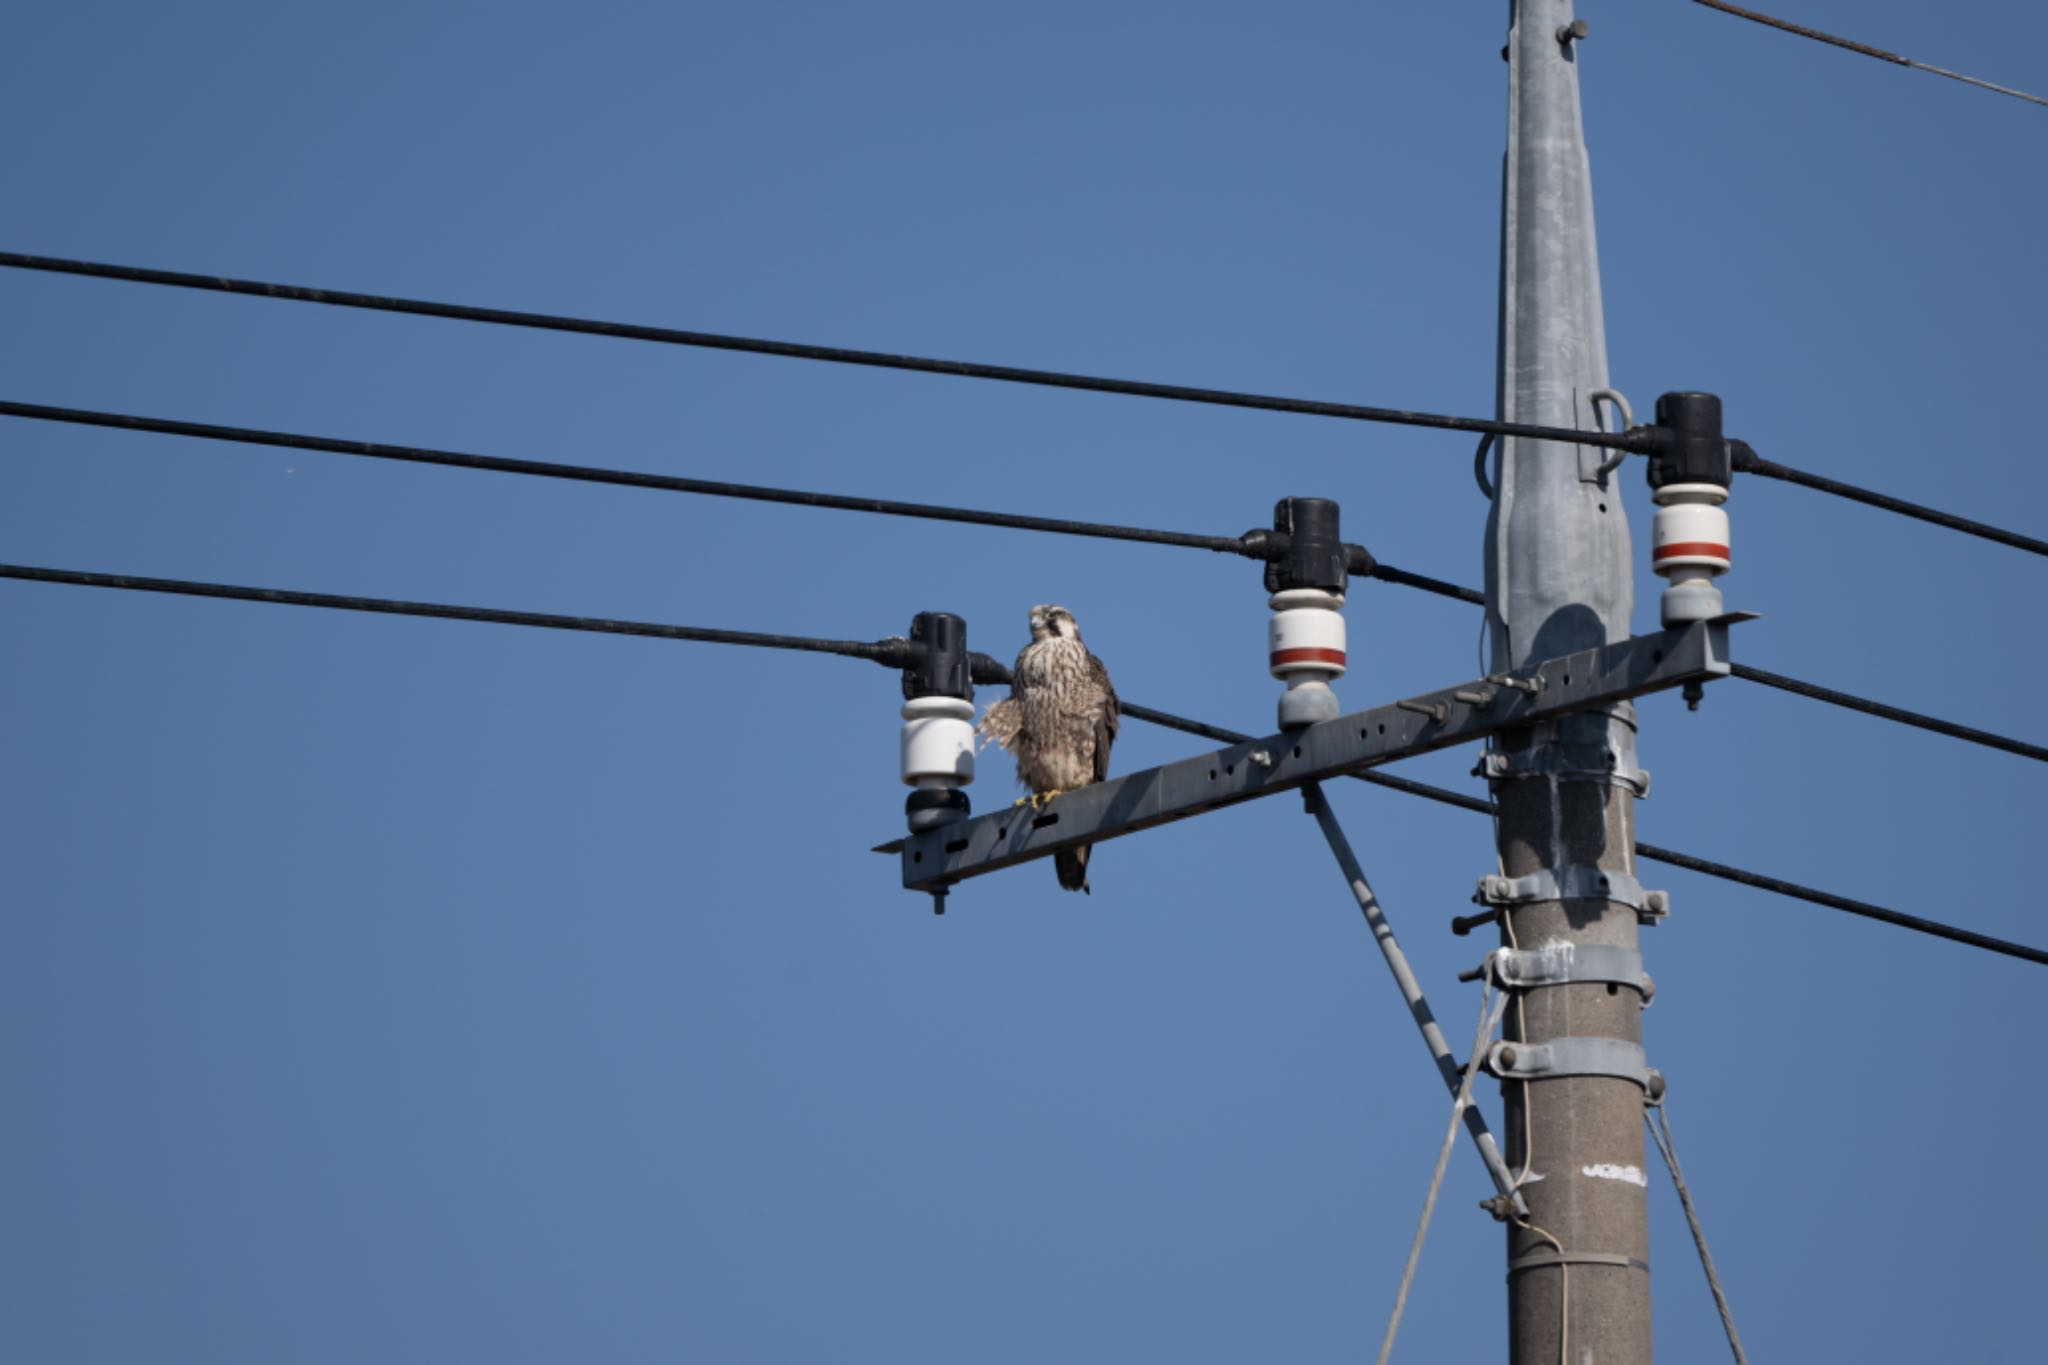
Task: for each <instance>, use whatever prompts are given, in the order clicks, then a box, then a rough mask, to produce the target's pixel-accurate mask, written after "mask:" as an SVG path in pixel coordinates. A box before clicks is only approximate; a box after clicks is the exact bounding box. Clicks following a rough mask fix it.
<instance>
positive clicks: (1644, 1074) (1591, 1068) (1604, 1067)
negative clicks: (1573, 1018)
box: [1486, 1038, 1664, 1095]
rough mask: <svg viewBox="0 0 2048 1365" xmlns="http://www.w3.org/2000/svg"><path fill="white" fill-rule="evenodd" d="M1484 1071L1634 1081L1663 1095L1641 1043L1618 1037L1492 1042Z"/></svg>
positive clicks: (1530, 1077)
mask: <svg viewBox="0 0 2048 1365" xmlns="http://www.w3.org/2000/svg"><path fill="white" fill-rule="evenodd" d="M1486 1070H1487V1072H1488V1073H1489V1074H1491V1075H1494V1076H1498V1077H1499V1078H1500V1079H1502V1080H1504V1081H1505V1080H1517V1081H1553V1080H1557V1079H1558V1078H1559V1077H1563V1076H1614V1077H1618V1078H1620V1079H1621V1080H1624V1081H1634V1082H1635V1083H1636V1084H1637V1085H1639V1086H1641V1087H1642V1088H1643V1093H1644V1094H1646V1095H1647V1094H1649V1093H1650V1091H1651V1090H1652V1088H1653V1083H1652V1077H1656V1082H1655V1085H1654V1088H1655V1089H1656V1091H1657V1092H1658V1093H1659V1094H1661V1093H1662V1092H1663V1089H1664V1087H1663V1084H1662V1081H1663V1078H1662V1077H1659V1076H1657V1073H1656V1072H1654V1071H1652V1070H1651V1069H1650V1067H1649V1066H1648V1064H1647V1063H1646V1062H1645V1061H1644V1059H1643V1045H1642V1044H1641V1043H1630V1042H1624V1041H1623V1040H1621V1039H1619V1038H1553V1039H1551V1040H1550V1041H1549V1042H1547V1043H1511V1042H1500V1043H1495V1044H1494V1045H1493V1046H1492V1047H1491V1048H1489V1049H1487V1053H1486Z"/></svg>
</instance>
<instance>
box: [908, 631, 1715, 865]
mask: <svg viewBox="0 0 2048 1365" xmlns="http://www.w3.org/2000/svg"><path fill="white" fill-rule="evenodd" d="M1741 619H1744V614H1742V613H1736V614H1733V615H1729V616H1722V617H1717V618H1715V619H1714V620H1711V621H1701V622H1696V623H1693V624H1691V625H1688V626H1685V627H1683V628H1681V629H1677V630H1667V631H1664V632H1662V633H1660V634H1657V635H1642V636H1636V637H1634V638H1632V639H1628V640H1624V641H1622V642H1620V643H1619V644H1612V645H1607V646H1604V647H1602V648H1600V649H1588V650H1582V651H1580V652H1578V653H1576V654H1567V655H1565V656H1563V657H1561V658H1556V659H1549V660H1546V661H1545V662H1543V663H1541V664H1539V665H1537V666H1536V667H1534V668H1533V669H1530V670H1528V671H1526V672H1524V673H1520V674H1517V675H1515V676H1513V677H1505V676H1498V675H1497V676H1495V677H1492V678H1484V679H1480V680H1478V681H1476V682H1468V683H1462V684H1460V685H1458V686H1456V687H1452V688H1447V689H1445V690H1443V691H1441V692H1431V693H1427V694H1425V695H1423V696H1420V697H1410V698H1406V699H1404V700H1402V701H1398V702H1395V703H1394V704H1393V705H1391V706H1380V707H1375V708H1373V709H1372V710H1370V711H1359V712H1355V713H1353V714H1351V715H1347V716H1339V717H1337V718H1336V719H1335V720H1327V721H1324V722H1322V723H1321V724H1319V725H1311V726H1308V727H1307V728H1305V729H1301V730H1293V731H1288V732H1285V733H1283V734H1277V735H1271V736H1268V737H1267V738H1265V739H1257V740H1247V741H1245V742H1244V743H1241V744H1233V745H1231V746H1230V747H1228V748H1225V749H1218V750H1216V751H1215V752H1213V753H1209V754H1204V755H1201V756H1199V757H1196V758H1187V759H1182V760H1180V761H1179V762H1176V763H1168V764H1166V765H1165V766H1163V767H1158V768H1148V769H1146V770H1145V771H1144V772H1138V773H1132V774H1130V775H1129V776H1127V777H1119V778H1113V779H1111V780H1109V781H1107V782H1100V783H1097V784H1095V785H1094V786H1090V787H1083V788H1081V789H1080V790H1078V791H1073V792H1068V793H1066V794H1064V795H1061V796H1057V797H1055V798H1053V799H1052V800H1051V801H1050V802H1048V803H1047V804H1045V805H1044V806H1043V807H1041V808H1039V809H1037V810H1033V809H1032V808H1031V807H1030V806H1028V805H1023V806H1017V807H1013V808H1010V809H1007V810H1000V811H996V812H994V813H992V814H989V815H983V816H979V817H976V818H973V819H969V820H963V821H959V822H957V823H954V824H951V825H947V826H944V827H943V828H940V829H935V830H930V831H927V832H925V833H922V834H914V835H911V836H909V837H908V838H906V839H904V840H902V841H901V842H900V843H891V844H887V845H884V846H883V850H884V851H890V852H900V854H901V856H902V859H903V884H904V886H906V887H908V888H910V889H912V890H917V891H932V890H936V889H938V888H941V887H944V886H948V885H951V884H952V883H954V882H958V881H964V880H966V879H967V878H969V877H978V876H980V875H982V874H983V873H986V872H994V871H997V870H999V869H1001V868H1005V867H1009V866H1011V865H1013V864H1016V863H1022V862H1028V861H1030V860H1031V859H1034V858H1043V857H1046V856H1047V855H1049V854H1052V853H1056V852H1058V851H1059V850H1061V849H1065V848H1074V847H1077V846H1079V845H1081V844H1099V843H1101V842H1103V841H1104V840H1106V839H1115V838H1119V837H1121V836H1123V835H1126V834H1134V833H1136V832H1137V831H1139V830H1141V829H1150V828H1151V827H1152V826H1154V825H1163V824H1166V823H1168V822H1169V821H1173V820H1185V819H1186V818H1188V817H1189V816H1191V815H1200V814H1202V813H1204V812H1206V811H1212V810H1218V809H1221V808H1222V807H1224V806H1234V805H1236V804H1238V803H1239V802H1241V801H1251V800H1255V799H1257V798H1258V797H1261V796H1271V795H1273V794H1274V793H1276V792H1284V791H1294V790H1296V789H1297V788H1300V787H1303V786H1306V785H1307V784H1309V783H1311V782H1320V781H1323V780H1325V779H1328V778H1332V777H1340V776H1343V775H1344V774H1346V773H1350V772H1355V771H1357V770H1359V769H1362V768H1371V767H1376V766H1378V765H1380V764H1383V763H1391V762H1394V761H1395V760H1397V759H1403V758H1409V757H1413V756H1414V755H1416V754H1426V753H1431V752H1433V751H1435V750H1438V749H1447V748H1450V747H1451V746H1453V745H1457V744H1465V743H1469V742H1471V741H1473V740H1478V739H1486V738H1488V737H1490V736H1492V735H1497V734H1500V733H1502V732H1504V731H1508V730H1518V729H1522V728H1525V727H1527V726H1530V725H1533V724H1535V723H1536V722H1538V721H1544V720H1553V719H1555V718H1557V717H1559V716H1565V715H1570V714H1573V713H1574V712H1579V711H1591V710H1597V709H1598V708H1600V707H1603V706H1611V705H1613V704H1614V703H1616V702H1621V701H1627V700H1628V699H1630V698H1632V697H1640V696H1643V695H1645V694H1647V693H1651V692H1662V691H1665V690H1667V689H1670V688H1673V687H1683V686H1686V685H1687V684H1691V683H1704V682H1708V681H1710V680H1712V679H1714V678H1721V677H1726V676H1727V675H1728V670H1729V659H1728V627H1729V626H1730V625H1731V624H1733V623H1734V622H1735V621H1738V620H1741Z"/></svg>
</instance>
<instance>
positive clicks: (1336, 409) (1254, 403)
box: [0, 251, 1651, 453]
mask: <svg viewBox="0 0 2048 1365" xmlns="http://www.w3.org/2000/svg"><path fill="white" fill-rule="evenodd" d="M0 266H11V267H13V268H15V269H18V270H41V271H46V272H51V273H55V274H63V275H86V276H91V277H93V278H95V279H107V280H125V281H128V282H131V283H136V284H162V285H169V286H171V287H173V288H178V289H203V290H209V291H212V292H214V293H220V294H248V295H253V296H256V297H259V298H271V299H289V300H292V301H294V302H298V303H325V304H331V305H334V306H336V307H340V308H366V309H371V310H374V311H377V312H384V313H410V314H414V315H416V316H419V317H432V318H449V319H453V320H455V321H458V322H484V323H492V324H495V325H498V326H504V327H532V328H538V329H540V330H542V331H549V332H577V333H582V334H584V335H586V336H603V337H615V338H620V339H623V340H627V341H653V342H661V343H664V344H667V345H671V346H694V347H699V348H702V349H708V350H716V351H743V352H746V353H748V354H752V355H775V356H784V357H788V358H791V359H796V360H822V361H827V362H830V363H832V364H838V365H866V366H870V367H872V368H876V369H884V370H911V371H915V372H917V373H919V374H945V375H954V376H958V377H960V378H966V379H994V380H1000V381H1002V382H1005V383H1011V384H1036V385H1039V386H1041V387H1044V388H1053V389H1080V390H1083V391H1086V392H1090V393H1115V394H1124V395H1127V396H1130V397H1136V398H1164V399H1168V400H1170V401H1173V402H1179V403H1207V404H1211V405H1213V406H1217V407H1228V408H1256V409H1259V410H1261V411H1264V412H1291V413H1298V414H1301V415H1303V416H1308V417H1340V418H1345V419H1348V420H1350V421H1356V422H1384V423H1391V424H1393V425H1395V426H1408V427H1430V428H1433V429H1435V430H1439V431H1468V432H1475V433H1478V432H1491V433H1492V434H1494V435H1496V436H1521V437H1526V438H1528V439H1530V440H1538V441H1562V442H1566V443H1568V444H1576V445H1585V446H1599V447H1603V448H1606V449H1610V450H1629V451H1636V452H1639V453H1644V452H1647V451H1649V450H1650V449H1651V445H1650V442H1649V438H1647V437H1645V436H1642V435H1639V434H1631V433H1628V432H1604V431H1579V430H1575V429H1572V428H1569V427H1546V426H1536V425H1532V424H1530V423H1527V422H1500V421H1494V420H1492V419H1489V418H1482V417H1450V416H1445V415H1443V414H1441V413H1432V412H1414V411H1410V410H1408V409H1405V408H1381V407H1369V406H1367V405H1365V404H1362V403H1328V402H1321V401H1318V400H1315V399H1308V398H1282V397H1277V396H1275V395H1272V394H1262V393H1240V392H1237V391H1234V390H1230V389H1209V388H1197V387H1193V386H1190V385H1185V384H1153V383H1148V382H1145V381H1143V380H1134V379H1106V378H1103V377H1101V376H1098V375H1086V374H1069V373H1065V372H1063V371H1059V370H1034V369H1026V368H1023V367H1020V366H1016V365H984V364H979V363H976V362H973V361H965V360H934V359H931V358H928V357H925V356H913V355H893V354H890V353H889V352H886V351H861V350H854V349H851V348H849V347H845V346H818V345H812V344H810V343H806V342H795V341H767V340H763V339H761V338H759V337H742V336H730V335H727V334H724V333H719V332H697V331H689V330H686V329H683V328H678V327H650V326H646V325H644V324H641V323H631V322H602V321H598V320H596V319H592V318H576V317H564V316H561V315H559V314H554V313H528V312H521V311H518V310H515V309H508V308H482V307H476V306H472V305H469V304H456V303H432V302H429V301H427V300H424V299H407V298H397V297H394V296H391V295H387V294H359V293H353V292H350V291H346V290H339V289H312V288H308V287H306V286H304V285H296V284H275V283H270V282H267V281H263V280H240V279H233V278H230V277H228V276H224V275H195V274H189V273H187V272H185V271H179V270H153V269H149V268H146V267H142V266H131V265H110V264H107V263H104V262H99V261H78V260H70V259H66V258H64V257H58V256H34V255H29V254H27V253H25V252H19V251H0Z"/></svg>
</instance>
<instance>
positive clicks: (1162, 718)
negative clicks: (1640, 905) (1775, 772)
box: [974, 667, 2048, 966]
mask: <svg viewBox="0 0 2048 1365" xmlns="http://www.w3.org/2000/svg"><path fill="white" fill-rule="evenodd" d="M974 680H975V681H976V682H983V681H988V682H1002V681H1007V680H1008V670H1007V669H1006V670H1004V676H1003V677H1002V678H996V677H990V678H987V679H984V678H983V676H982V674H981V670H980V669H979V667H977V669H976V672H975V677H974ZM1121 709H1122V711H1123V713H1124V714H1125V715H1127V716H1135V717H1136V718H1137V719H1139V720H1144V721H1150V722H1151V723H1152V724H1154V725H1160V726H1164V727H1166V728H1167V729H1169V730H1179V731H1182V732H1183V733H1185V734H1191V735H1200V736H1202V737H1203V738H1205V739H1213V740H1216V741H1217V742H1219V743H1222V744H1239V743H1242V742H1244V741H1245V740H1248V739H1251V738H1253V736H1251V735H1247V734H1244V733H1243V732H1241V731H1237V730H1230V729H1225V728H1224V727H1223V726H1220V725H1206V724H1204V723H1202V722H1201V721H1195V720H1188V719H1186V718H1185V717H1182V716H1176V715H1173V714H1172V713H1171V712H1167V711H1157V710H1154V709H1153V708H1151V707H1149V706H1134V705H1131V704H1130V703H1125V704H1124V705H1123V706H1122V708H1121ZM1351 776H1353V777H1355V778H1357V779H1358V780H1359V781H1361V782H1370V783H1372V784H1373V785H1374V786H1376V787H1385V788H1387V789H1388V790H1390V791H1397V792H1403V793H1405V794H1407V795H1409V796H1419V797H1422V798H1423V799H1424V800H1427V801H1435V802H1438V803H1439V804H1441V805H1446V806H1456V807H1457V808H1458V809H1459V810H1468V811H1473V812H1475V813H1477V814H1480V815H1486V816H1491V815H1493V814H1495V810H1494V805H1493V803H1492V802H1491V801H1486V800H1482V799H1481V798H1479V797H1476V796H1467V795H1465V794H1464V793H1462V792H1454V791H1450V790H1447V789H1446V788H1443V787H1434V786H1431V785H1430V784H1429V783H1427V782H1417V781H1415V780H1414V779H1413V778H1407V777H1398V776H1396V775H1394V774H1393V773H1383V772H1361V773H1353V774H1351ZM1636 854H1637V856H1638V857H1643V858H1649V859H1651V860H1653V861H1655V862H1660V863H1669V864H1670V865H1671V866H1673V867H1682V868H1684V869H1686V870H1687V871H1688V872H1698V873H1702V874H1704V875H1705V876H1709V877H1719V878H1721V879H1722V880H1724V881H1731V882H1736V883H1738V884H1740V885H1743V886H1749V887H1755V888H1756V889H1758V890H1760V891H1772V892H1775V893H1777V894H1778V895H1780V896H1786V897H1789V898H1791V899H1793V900H1802V901H1807V902H1809V903H1811V904H1813V905H1822V906H1826V907H1827V908H1829V909H1831V910H1842V911H1846V912H1847V913H1849V914H1852V915H1861V916H1863V917H1864V918H1866V919H1874V920H1881V921H1883V922H1884V923H1886V924H1893V925H1897V926H1898V927H1900V928H1902V929H1911V930H1914V931H1915V932H1917V933H1922V934H1931V935H1933V936H1934V937H1936V938H1945V939H1948V940H1950V941H1951V942H1955V943H1965V944H1968V945H1969V946H1971V947H1973V948H1983V949H1985V950H1987V951H1989V952H1994V953H2003V954H2005V955H2006V956H2008V957H2017V958H2021V959H2024V960H2025V961H2028V962H2038V963H2041V964H2043V965H2044V966H2048V952H2044V951H2043V950H2041V949H2039V948H2029V947H2027V946H2026V945H2025V944H2023V943H2013V942H2011V941H2009V940H2007V939H2002V938H1993V937H1992V936H1991V935H1989V934H1979V933H1976V932H1974V931H1972V930H1969V929H1958V928H1956V927H1955V926H1954V925H1949V924H1942V923H1940V922H1939V921H1936V920H1931V919H1923V918H1921V917H1920V916H1918V915H1908V914H1905V913H1903V912H1901V911H1898V910H1887V909H1885V908H1884V907H1883V906H1880V905H1872V904H1870V903H1869V902H1868V901H1859V900H1852V899H1851V898H1849V897H1847V896H1838V895H1836V894H1834V893H1833V892H1831V891H1821V890H1818V889H1816V888H1814V887H1811V886H1801V885H1800V884H1799V883H1797V882H1789V881H1786V880H1784V879H1783V878H1782V877H1769V876H1765V875H1764V874H1763V873H1761V872H1749V871H1745V870H1744V869H1742V868H1739V867H1733V866H1730V865H1729V864H1727V863H1717V862H1714V861H1712V860H1711V859H1707V858H1696V857H1694V856H1693V855H1692V854H1690V853H1679V852H1677V851H1675V850H1673V849H1668V848H1660V847H1658V846H1657V845H1655V844H1646V843H1643V842H1642V841H1640V840H1638V841H1637V843H1636Z"/></svg>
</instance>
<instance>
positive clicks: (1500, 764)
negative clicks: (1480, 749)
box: [1472, 744, 1650, 800]
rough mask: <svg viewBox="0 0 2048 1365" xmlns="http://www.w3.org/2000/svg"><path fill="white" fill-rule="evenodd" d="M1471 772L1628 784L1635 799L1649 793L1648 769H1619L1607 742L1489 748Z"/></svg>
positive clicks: (1494, 778)
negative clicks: (1511, 748)
mask: <svg viewBox="0 0 2048 1365" xmlns="http://www.w3.org/2000/svg"><path fill="white" fill-rule="evenodd" d="M1472 775H1473V776H1474V777H1483V778H1485V779H1486V780H1487V781H1489V782H1512V781H1516V780H1518V779H1520V778H1525V777H1555V778H1557V779H1558V780H1560V781H1563V782H1613V783H1616V784H1618V785H1620V786H1624V787H1627V788H1629V789H1630V790H1631V791H1633V792H1634V793H1635V794H1636V799H1637V800H1647V799H1648V798H1649V795H1650V770H1649V769H1648V768H1637V769H1636V770H1635V771H1634V772H1624V771H1622V768H1621V755H1620V754H1619V753H1618V752H1616V751H1615V749H1614V746H1612V745H1610V744H1545V745H1540V746H1534V747H1531V748H1529V749H1524V750H1519V751H1517V752H1514V753H1507V752H1504V751H1502V750H1499V749H1489V750H1487V751H1486V752H1485V753H1483V754H1481V755H1480V756H1479V763H1478V765H1477V766H1476V767H1474V768H1473V769H1472Z"/></svg>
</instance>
